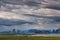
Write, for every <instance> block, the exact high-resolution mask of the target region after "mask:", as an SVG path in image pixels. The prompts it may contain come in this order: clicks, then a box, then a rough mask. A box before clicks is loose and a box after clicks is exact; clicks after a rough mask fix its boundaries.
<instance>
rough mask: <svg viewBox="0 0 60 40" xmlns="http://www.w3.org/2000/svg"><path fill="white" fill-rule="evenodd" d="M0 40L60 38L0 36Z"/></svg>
mask: <svg viewBox="0 0 60 40" xmlns="http://www.w3.org/2000/svg"><path fill="white" fill-rule="evenodd" d="M0 40H60V37H42V36H11V35H0Z"/></svg>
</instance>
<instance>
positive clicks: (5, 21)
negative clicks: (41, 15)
mask: <svg viewBox="0 0 60 40" xmlns="http://www.w3.org/2000/svg"><path fill="white" fill-rule="evenodd" d="M26 23H27V24H31V25H33V24H36V23H35V22H29V21H25V20H16V21H15V20H8V19H1V18H0V25H4V26H13V25H23V24H26Z"/></svg>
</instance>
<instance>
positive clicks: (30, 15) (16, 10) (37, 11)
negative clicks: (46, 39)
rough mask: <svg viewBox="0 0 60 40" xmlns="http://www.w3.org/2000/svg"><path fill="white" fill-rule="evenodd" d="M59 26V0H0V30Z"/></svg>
mask: <svg viewBox="0 0 60 40" xmlns="http://www.w3.org/2000/svg"><path fill="white" fill-rule="evenodd" d="M57 28H60V0H1V1H0V31H5V30H12V29H17V30H26V29H39V30H41V29H42V30H43V29H45V30H47V29H57Z"/></svg>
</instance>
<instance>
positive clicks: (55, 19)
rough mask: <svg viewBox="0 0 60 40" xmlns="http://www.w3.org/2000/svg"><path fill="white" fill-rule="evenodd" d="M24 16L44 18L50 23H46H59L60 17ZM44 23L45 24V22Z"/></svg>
mask: <svg viewBox="0 0 60 40" xmlns="http://www.w3.org/2000/svg"><path fill="white" fill-rule="evenodd" d="M24 16H27V17H29V16H30V17H37V18H45V19H47V21H48V19H51V20H52V21H48V23H59V22H60V16H38V15H32V14H24ZM45 23H46V22H45Z"/></svg>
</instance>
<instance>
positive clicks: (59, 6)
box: [41, 0, 60, 10]
mask: <svg viewBox="0 0 60 40" xmlns="http://www.w3.org/2000/svg"><path fill="white" fill-rule="evenodd" d="M41 5H43V6H42V7H45V8H50V9H56V10H60V1H59V0H46V1H42V2H41Z"/></svg>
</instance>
